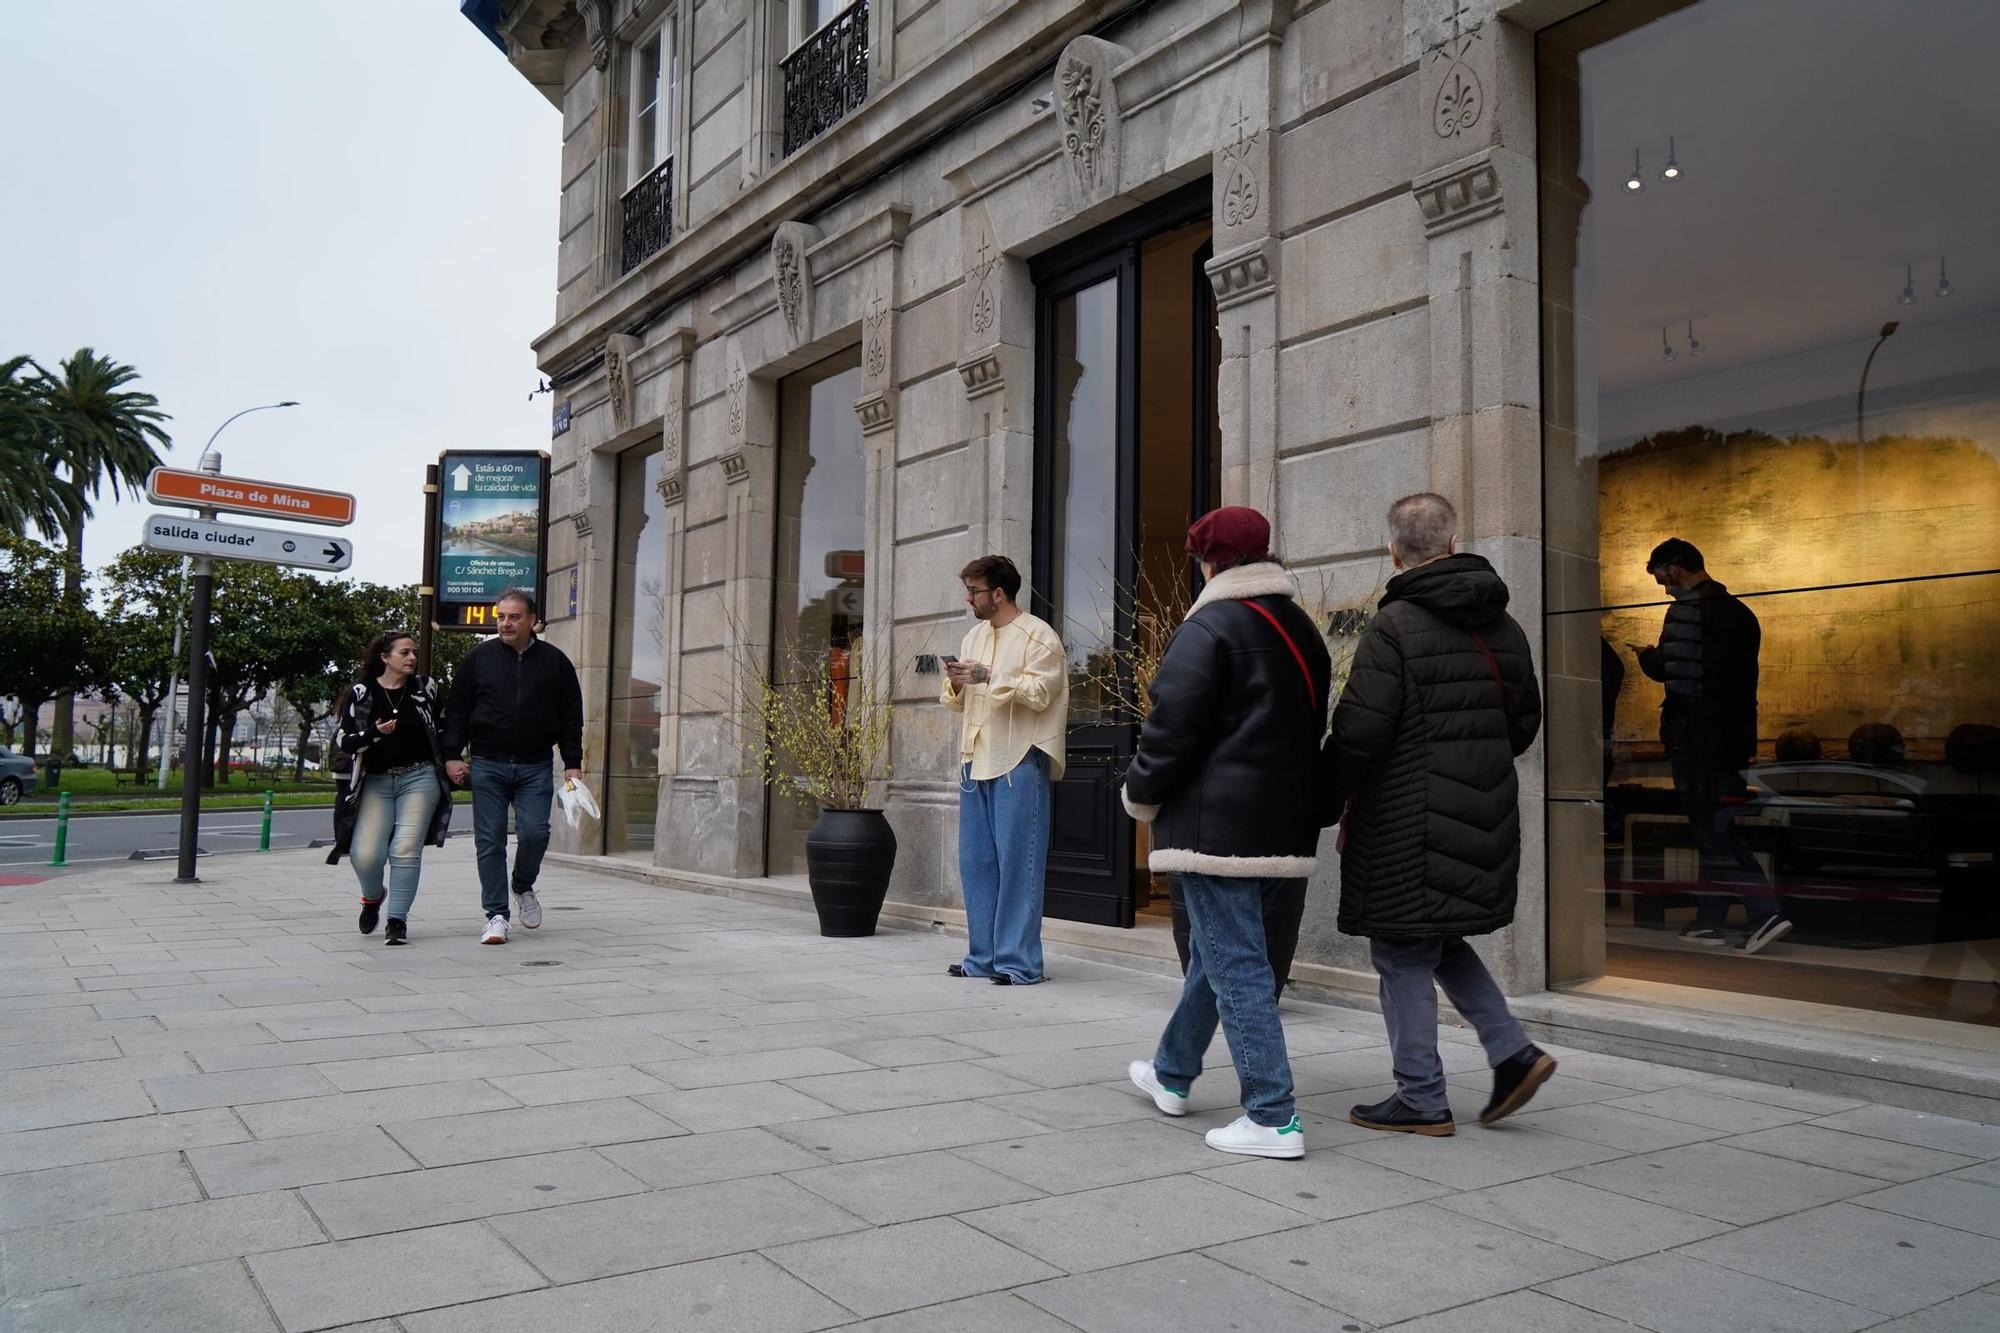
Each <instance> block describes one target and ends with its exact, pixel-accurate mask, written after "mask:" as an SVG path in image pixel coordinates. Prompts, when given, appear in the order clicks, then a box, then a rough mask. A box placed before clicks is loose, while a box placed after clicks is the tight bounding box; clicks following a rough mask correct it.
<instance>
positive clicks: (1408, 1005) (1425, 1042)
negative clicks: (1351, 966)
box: [1368, 935, 1529, 1115]
mask: <svg viewBox="0 0 2000 1333" xmlns="http://www.w3.org/2000/svg"><path fill="white" fill-rule="evenodd" d="M1368 953H1369V957H1370V958H1372V959H1373V960H1374V963H1375V972H1376V975H1377V976H1378V977H1380V978H1381V996H1382V1021H1383V1022H1384V1023H1386V1024H1387V1025H1388V1028H1389V1056H1390V1058H1391V1059H1392V1060H1393V1061H1394V1062H1395V1067H1396V1095H1397V1096H1399V1097H1401V1098H1402V1099H1403V1103H1404V1105H1406V1106H1408V1107H1409V1108H1410V1109H1411V1110H1412V1111H1415V1112H1416V1113H1417V1114H1418V1115H1437V1114H1439V1113H1441V1112H1445V1111H1449V1110H1450V1109H1451V1103H1450V1102H1449V1101H1447V1100H1446V1098H1445V1091H1444V1065H1443V1064H1442V1063H1440V1062H1439V1060H1438V1005H1437V989H1436V987H1434V986H1432V984H1431V980H1432V978H1436V980H1437V985H1438V986H1442V987H1443V988H1444V993H1445V997H1446V998H1447V999H1449V1000H1450V1001H1451V1004H1452V1008H1454V1009H1456V1010H1458V1012H1459V1015H1460V1016H1461V1017H1463V1018H1464V1019H1465V1021H1466V1022H1468V1023H1470V1024H1472V1028H1473V1031H1475V1032H1477V1033H1478V1034H1479V1044H1480V1045H1481V1046H1483V1047H1485V1048H1486V1063H1487V1064H1489V1065H1497V1064H1499V1063H1500V1062H1501V1061H1502V1060H1505V1059H1507V1058H1508V1057H1509V1056H1513V1055H1519V1054H1520V1053H1521V1052H1522V1051H1524V1050H1526V1049H1527V1048H1528V1046H1529V1042H1528V1034H1527V1033H1526V1032H1524V1031H1522V1029H1521V1024H1520V1023H1519V1022H1518V1021H1516V1019H1515V1018H1514V1015H1513V1013H1512V1012H1510V1011H1509V1010H1508V1008H1507V998H1506V997H1505V996H1503V995H1502V994H1501V993H1500V987H1498V986H1497V985H1495V984H1494V982H1493V974H1492V973H1491V972H1488V971H1487V970H1486V964H1485V963H1483V962H1481V961H1480V960H1479V955H1478V954H1476V953H1474V952H1473V951H1472V946H1471V945H1470V944H1467V943H1466V942H1465V941H1464V940H1462V939H1460V938H1458V937H1457V936H1456V935H1433V936H1431V937H1429V938H1428V939H1415V940H1369V941H1368Z"/></svg>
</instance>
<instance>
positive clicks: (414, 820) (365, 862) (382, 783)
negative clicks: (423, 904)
mask: <svg viewBox="0 0 2000 1333" xmlns="http://www.w3.org/2000/svg"><path fill="white" fill-rule="evenodd" d="M443 794H444V793H443V791H442V790H441V789H440V788H439V787H438V778H437V771H436V770H435V769H433V768H432V767H431V766H430V765H429V764H425V765H424V766H423V767H422V768H411V769H406V770H405V771H403V772H401V773H370V774H368V775H367V777H366V778H365V779H363V781H362V783H361V795H360V797H359V804H358V806H357V808H356V809H355V812H354V838H353V841H352V842H350V843H349V844H348V848H347V859H348V860H349V861H351V862H352V863H353V865H354V877H355V878H356V879H358V880H360V881H361V896H362V898H363V899H364V900H365V901H367V902H371V903H378V902H381V901H382V896H383V894H382V867H383V865H384V864H385V863H386V864H387V866H388V868H389V890H388V897H389V915H390V916H392V917H395V918H396V919H397V920H399V921H401V920H406V919H407V918H408V917H409V915H410V904H411V903H413V902H415V901H416V899H417V878H418V876H420V875H421V874H423V856H424V838H425V836H426V835H427V834H429V833H430V831H431V816H432V815H433V814H435V813H437V805H438V800H439V798H440V797H442V796H443Z"/></svg>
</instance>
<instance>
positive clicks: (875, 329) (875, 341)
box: [861, 296, 896, 389]
mask: <svg viewBox="0 0 2000 1333" xmlns="http://www.w3.org/2000/svg"><path fill="white" fill-rule="evenodd" d="M895 315H896V312H895V311H894V310H892V309H890V307H889V303H888V302H887V301H884V300H883V299H882V298H881V297H879V296H877V297H876V298H875V299H874V300H873V301H870V302H869V303H868V309H867V310H865V311H863V312H862V315H861V384H862V387H863V388H868V389H873V388H880V387H882V386H884V385H887V384H888V383H890V374H889V369H890V364H891V362H892V361H893V360H894V356H893V351H894V349H893V346H892V343H891V339H892V335H893V333H894V320H895Z"/></svg>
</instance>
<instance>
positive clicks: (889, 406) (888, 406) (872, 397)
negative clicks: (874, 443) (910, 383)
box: [854, 389, 896, 435]
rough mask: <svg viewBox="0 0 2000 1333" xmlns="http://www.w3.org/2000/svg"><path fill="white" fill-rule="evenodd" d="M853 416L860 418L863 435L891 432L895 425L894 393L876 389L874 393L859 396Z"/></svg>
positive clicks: (890, 390)
mask: <svg viewBox="0 0 2000 1333" xmlns="http://www.w3.org/2000/svg"><path fill="white" fill-rule="evenodd" d="M854 415H855V416H857V417H859V418H861V433H862V434H863V435H879V434H881V433H882V432H883V431H885V430H892V429H894V428H895V425H896V391H895V390H894V389H877V390H876V391H875V392H874V393H866V394H863V395H861V398H860V401H858V402H856V403H855V404H854Z"/></svg>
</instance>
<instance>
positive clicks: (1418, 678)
mask: <svg viewBox="0 0 2000 1333" xmlns="http://www.w3.org/2000/svg"><path fill="white" fill-rule="evenodd" d="M1457 533H1458V514H1457V513H1456V511H1454V510H1453V509H1452V507H1451V503H1450V502H1449V501H1448V500H1446V499H1445V498H1444V497H1443V496H1440V495H1432V494H1429V493H1425V494H1421V495H1408V496H1405V497H1403V498H1402V499H1400V500H1398V501H1396V503H1395V504H1394V505H1392V506H1390V508H1389V557H1390V560H1391V561H1392V562H1393V563H1394V565H1395V566H1396V568H1397V569H1398V570H1399V571H1401V572H1400V573H1398V574H1397V575H1396V576H1395V577H1394V578H1392V579H1390V580H1389V586H1388V588H1387V590H1386V591H1385V592H1384V593H1383V595H1382V602H1381V607H1380V609H1379V610H1378V611H1377V612H1376V614H1375V617H1374V619H1373V620H1371V621H1370V622H1369V625H1368V629H1367V631H1366V632H1365V633H1364V634H1363V635H1362V636H1361V642H1360V644H1359V645H1358V646H1357V647H1356V649H1355V654H1354V665H1353V670H1352V671H1351V673H1350V674H1349V676H1348V680H1347V688H1346V689H1345V690H1344V691H1343V692H1342V693H1341V696H1340V703H1339V704H1338V705H1337V706H1336V707H1335V709H1334V712H1333V731H1332V734H1331V735H1330V736H1329V737H1328V738H1327V743H1326V755H1325V759H1326V770H1327V775H1328V786H1329V788H1330V791H1331V795H1332V798H1333V800H1334V801H1335V802H1336V804H1335V805H1334V806H1333V808H1332V812H1331V813H1332V814H1333V815H1334V817H1339V816H1340V814H1341V813H1342V811H1343V810H1344V812H1345V820H1344V822H1343V824H1342V827H1341V846H1342V856H1341V862H1340V918H1339V925H1340V929H1341V930H1342V931H1344V932H1346V933H1347V934H1349V935H1365V936H1366V937H1367V938H1368V944H1369V954H1370V957H1371V958H1372V960H1373V961H1374V964H1375V971H1376V973H1377V974H1378V975H1379V976H1380V978H1381V996H1382V1018H1383V1021H1384V1022H1385V1023H1386V1024H1387V1025H1388V1029H1389V1049H1390V1054H1391V1056H1392V1057H1393V1059H1394V1062H1395V1072H1396V1092H1395V1093H1394V1094H1393V1095H1392V1096H1390V1097H1388V1098H1386V1099H1385V1100H1383V1101H1381V1102H1378V1103H1376V1104H1375V1105H1373V1106H1356V1107H1355V1108H1354V1109H1353V1110H1352V1111H1351V1112H1350V1113H1349V1115H1348V1119H1349V1120H1351V1121H1353V1122H1354V1123H1355V1124H1357V1125H1362V1126H1364V1127H1366V1128H1368V1129H1385V1130H1399V1131H1402V1132H1404V1133H1416V1134H1427V1135H1433V1136H1443V1135H1448V1134H1451V1133H1453V1132H1454V1126H1453V1124H1452V1116H1451V1106H1450V1104H1449V1102H1448V1101H1447V1100H1446V1098H1445V1082H1444V1067H1443V1066H1442V1065H1441V1064H1440V1063H1439V1061H1438V1052H1437V992H1436V990H1435V989H1434V988H1433V984H1432V983H1433V980H1435V982H1436V984H1437V985H1439V986H1442V987H1443V988H1444V993H1445V994H1446V995H1447V996H1448V997H1450V999H1451V1002H1452V1004H1453V1005H1454V1006H1455V1007H1456V1008H1457V1009H1458V1012H1459V1013H1460V1014H1462V1015H1464V1016H1465V1019H1466V1021H1467V1022H1469V1023H1471V1024H1472V1026H1473V1027H1474V1029H1475V1030H1477V1031H1478V1033H1479V1040H1480V1044H1481V1045H1482V1046H1484V1047H1485V1048H1486V1058H1487V1060H1488V1062H1489V1063H1490V1064H1491V1065H1492V1066H1493V1097H1492V1100H1491V1101H1489V1102H1488V1103H1487V1106H1486V1109H1485V1111H1484V1112H1483V1113H1482V1114H1481V1115H1480V1117H1479V1119H1480V1122H1481V1123H1482V1124H1491V1123H1493V1122H1494V1121H1496V1120H1499V1119H1500V1118H1501V1117H1503V1116H1507V1115H1511V1114H1513V1113H1514V1112H1515V1111H1517V1110H1519V1109H1520V1108H1521V1107H1522V1106H1524V1105H1526V1104H1527V1102H1528V1099H1529V1098H1530V1097H1532V1096H1534V1094H1535V1090H1536V1089H1537V1088H1539V1087H1540V1086H1541V1085H1542V1084H1543V1083H1545V1082H1546V1081H1547V1080H1548V1077H1549V1075H1550V1074H1552V1073H1554V1072H1555V1067H1556V1062H1555V1060H1554V1058H1553V1057H1551V1056H1550V1055H1548V1054H1547V1053H1546V1052H1544V1051H1542V1050H1541V1049H1540V1048H1538V1047H1537V1046H1535V1044H1534V1043H1533V1042H1530V1041H1529V1040H1528V1035H1527V1033H1525V1032H1524V1031H1522V1030H1521V1025H1520V1024H1519V1023H1518V1022H1516V1021H1515V1019H1514V1016H1513V1014H1511V1013H1509V1012H1508V1010H1507V1001H1506V999H1505V998H1504V997H1503V996H1502V995H1501V994H1500V988H1499V987H1498V986H1497V985H1495V984H1494V982H1493V977H1492V975H1491V974H1490V973H1488V972H1487V970H1486V965H1485V964H1484V963H1482V962H1481V961H1480V959H1479V955H1478V954H1476V953H1474V952H1473V950H1472V946H1471V945H1469V944H1467V943H1466V942H1465V937H1466V936H1468V935H1485V934H1489V933H1491V932H1492V931H1496V930H1499V929H1500V928H1501V927H1503V926H1505V925H1507V924H1508V923H1510V922H1511V921H1513V919H1514V898H1515V892H1516V883H1515V880H1516V876H1517V874H1518V872H1519V869H1520V863H1521V814H1520V809H1519V805H1518V800H1517V796H1518V793H1517V790H1516V782H1515V777H1514V760H1515V758H1516V757H1517V756H1519V755H1520V754H1521V753H1522V752H1523V751H1525V750H1526V749H1527V748H1528V746H1529V745H1531V744H1533V743H1534V739H1535V734H1536V733H1537V732H1538V731H1540V730H1541V725H1542V702H1541V692H1540V691H1539V689H1537V687H1536V684H1535V668H1534V663H1533V661H1532V660H1531V659H1530V657H1529V653H1528V638H1527V635H1525V634H1523V633H1522V632H1521V627H1520V626H1519V625H1517V624H1515V623H1514V620H1513V618H1512V617H1511V616H1509V615H1508V614H1507V585H1506V584H1505V583H1503V582H1501V580H1500V576H1499V575H1498V574H1496V573H1494V572H1493V566H1491V565H1490V564H1488V563H1487V562H1486V561H1485V560H1484V559H1482V558H1481V557H1479V556H1476V555H1461V554H1458V552H1457Z"/></svg>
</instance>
